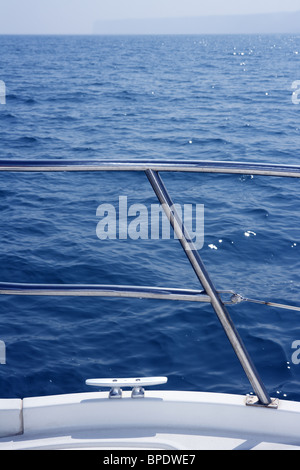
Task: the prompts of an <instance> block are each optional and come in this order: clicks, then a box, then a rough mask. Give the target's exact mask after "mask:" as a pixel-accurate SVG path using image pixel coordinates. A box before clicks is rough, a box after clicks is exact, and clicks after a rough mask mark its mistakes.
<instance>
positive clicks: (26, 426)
mask: <svg viewBox="0 0 300 470" xmlns="http://www.w3.org/2000/svg"><path fill="white" fill-rule="evenodd" d="M245 402H246V397H245V396H240V395H227V394H214V393H201V392H175V391H174V392H173V391H147V392H146V396H145V398H141V399H133V398H131V394H130V392H126V391H125V392H123V397H122V398H121V399H120V400H112V399H109V398H108V394H107V392H96V393H83V394H71V395H58V396H48V397H35V398H25V399H24V400H0V436H1V438H0V450H17V449H36V450H39V449H41V450H42V449H44V450H47V449H111V450H113V449H115V450H116V449H128V450H129V449H140V450H142V449H144V450H145V449H146V450H149V449H152V450H166V451H167V450H168V451H170V450H198V449H205V450H210V449H215V450H232V449H236V450H248V449H253V450H262V449H274V450H282V449H286V450H290V449H295V450H300V403H297V402H291V401H279V405H278V408H277V409H273V408H265V407H256V406H247V405H246V404H245Z"/></svg>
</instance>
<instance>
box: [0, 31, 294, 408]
mask: <svg viewBox="0 0 300 470" xmlns="http://www.w3.org/2000/svg"><path fill="white" fill-rule="evenodd" d="M0 80H3V81H4V82H5V85H6V104H0V158H1V159H14V158H16V159H23V160H27V159H38V160H39V159H62V158H64V159H81V160H88V159H109V160H110V159H111V160H113V159H120V160H126V159H131V160H136V161H139V160H141V159H148V160H152V159H173V160H199V159H205V160H207V159H211V160H227V161H243V162H253V161H254V162H271V163H284V164H299V161H300V105H295V104H293V102H292V91H293V90H292V84H293V82H294V81H296V80H300V36H289V35H281V36H280V35H273V36H268V35H266V36H263V35H262V36H255V35H251V36H247V35H240V36H239V35H232V36H200V35H199V36H0ZM163 180H164V182H165V184H166V186H167V188H168V190H169V192H170V194H171V196H172V198H173V200H174V202H176V203H179V204H183V203H190V204H197V203H198V204H204V208H205V210H204V213H205V223H204V245H203V248H201V250H199V253H200V255H201V257H202V258H203V260H204V263H205V265H206V268H207V270H208V271H209V273H210V275H211V278H212V280H213V282H214V284H215V285H216V287H217V288H218V289H220V290H227V289H233V290H234V291H236V292H238V293H241V294H243V295H244V296H246V297H249V298H254V299H260V300H268V301H273V302H280V303H288V304H291V305H297V306H300V298H299V287H300V275H299V273H300V269H299V268H300V263H299V247H300V236H299V227H300V216H299V189H300V181H299V180H298V179H284V178H264V177H258V176H254V177H251V176H241V175H233V176H231V175H208V174H194V175H191V174H184V175H182V174H175V175H174V174H164V175H163ZM0 196H1V197H0V213H1V218H0V221H1V222H0V259H1V277H0V279H1V281H3V282H32V283H62V284H68V283H87V284H88V283H89V284H122V285H124V284H125V285H132V284H133V285H151V286H164V287H183V288H193V289H197V288H199V284H198V281H197V279H196V277H195V275H194V272H193V270H192V268H191V266H190V265H189V262H188V260H187V259H186V257H185V255H184V253H183V251H182V249H181V247H180V244H179V242H178V240H174V239H170V240H162V239H160V240H151V239H148V240H141V239H138V240H132V239H127V240H119V239H116V240H100V239H99V238H98V237H97V234H96V227H97V224H98V222H99V217H97V215H96V211H97V208H98V206H99V205H100V204H104V203H107V204H112V205H115V206H116V205H117V204H118V198H119V196H127V198H128V204H136V203H141V204H144V205H147V207H150V205H151V204H155V203H156V202H157V201H156V198H155V195H154V193H153V191H152V189H151V187H150V185H149V182H148V180H147V178H146V176H145V175H144V174H142V173H141V174H137V173H115V172H114V173H43V174H42V173H27V174H25V173H1V174H0ZM0 310H1V314H0V340H1V341H3V342H4V343H5V347H6V363H5V364H1V365H0V396H1V397H3V398H8V397H25V396H36V395H46V394H60V393H73V392H74V393H76V392H84V391H88V390H89V389H88V388H87V387H86V385H85V379H87V378H92V377H115V376H119V377H132V376H157V375H159V376H160V375H166V376H168V378H169V381H168V384H167V385H165V386H163V387H162V388H167V389H180V390H193V391H194V390H200V391H210V392H225V393H241V394H246V393H251V392H252V390H251V386H250V384H249V382H248V379H247V378H246V376H245V374H244V372H243V370H242V368H241V366H240V364H239V363H238V360H237V359H236V357H235V354H234V352H233V350H232V348H231V346H230V344H229V342H228V340H227V337H226V335H225V333H224V332H223V330H222V328H221V326H220V324H219V321H218V319H217V317H216V315H215V313H214V311H213V310H212V308H211V307H210V306H209V305H207V304H194V303H187V302H176V301H159V300H140V299H121V300H120V299H110V298H86V297H84V298H75V297H74V298H73V297H58V298H57V297H53V298H52V297H29V296H28V297H27V296H26V297H19V296H16V297H14V296H1V297H0ZM229 312H230V315H231V317H232V319H233V321H234V322H235V324H236V327H237V329H238V331H239V333H240V335H241V337H242V339H243V341H244V343H245V345H246V347H247V349H248V351H249V353H250V356H251V357H252V360H253V362H254V364H255V365H256V367H257V369H258V371H259V373H260V376H261V378H262V380H263V381H264V383H265V385H266V388H267V390H268V391H269V393H270V394H271V395H272V396H275V397H278V398H282V399H291V400H300V364H297V361H295V360H293V353H294V352H295V350H294V349H293V343H294V342H295V341H298V340H299V341H300V314H299V312H298V313H297V312H295V311H291V310H282V309H277V308H270V307H266V306H263V305H255V304H250V303H242V304H240V305H237V306H232V307H229Z"/></svg>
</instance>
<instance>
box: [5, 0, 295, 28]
mask: <svg viewBox="0 0 300 470" xmlns="http://www.w3.org/2000/svg"><path fill="white" fill-rule="evenodd" d="M296 10H300V0H263V1H262V0H209V1H208V0H205V1H204V0H0V34H43V33H45V34H90V33H92V32H93V26H94V22H95V21H97V20H111V19H128V18H160V17H163V18H165V17H191V16H201V15H223V14H224V15H226V14H227V15H232V14H245V13H246V14H248V13H268V12H281V11H296Z"/></svg>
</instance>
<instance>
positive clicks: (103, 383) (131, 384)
mask: <svg viewBox="0 0 300 470" xmlns="http://www.w3.org/2000/svg"><path fill="white" fill-rule="evenodd" d="M167 381H168V379H167V377H143V378H129V379H128V378H127V379H88V380H86V381H85V383H86V385H89V386H91V387H98V388H100V389H101V388H110V392H109V398H112V399H119V398H122V391H123V390H122V388H124V387H128V388H132V392H131V398H144V396H145V389H144V387H153V386H155V385H161V384H165V383H167Z"/></svg>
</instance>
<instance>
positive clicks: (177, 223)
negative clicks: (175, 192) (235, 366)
mask: <svg viewBox="0 0 300 470" xmlns="http://www.w3.org/2000/svg"><path fill="white" fill-rule="evenodd" d="M145 173H146V175H147V177H148V180H149V182H150V184H151V186H152V188H153V190H154V192H155V194H156V196H157V198H158V200H159V202H160V203H161V205H162V208H163V210H164V212H165V214H166V216H167V218H168V220H169V222H170V224H171V226H172V227H173V229H174V231H175V233H176V235H177V237H178V238H179V241H180V243H181V245H182V248H183V250H184V252H185V254H186V255H187V257H188V259H189V261H190V263H191V265H192V267H193V269H194V271H195V273H196V275H197V277H198V279H199V281H200V283H201V285H202V287H203V289H204V290H205V292H206V294H207V295H208V296H209V297H210V299H211V304H212V306H213V308H214V310H215V312H216V314H217V316H218V318H219V320H220V322H221V325H222V326H223V329H224V330H225V333H226V334H227V337H228V339H229V341H230V343H231V345H232V347H233V349H234V351H235V353H236V355H237V357H238V359H239V361H240V363H241V365H242V367H243V369H244V371H245V373H246V375H247V377H248V379H249V381H250V383H251V385H252V387H253V390H254V392H255V393H256V395H257V397H258V399H259V402H260V403H261V404H262V405H265V406H268V405H270V404H271V403H272V399H271V398H270V396H269V394H268V392H267V391H266V389H265V386H264V384H263V382H262V381H261V379H260V377H259V375H258V372H257V370H256V368H255V366H254V364H253V363H252V360H251V358H250V356H249V354H248V352H247V350H246V348H245V346H244V344H243V342H242V339H241V338H240V336H239V333H238V332H237V330H236V328H235V326H234V324H233V322H232V320H231V318H230V315H229V313H228V311H227V309H226V307H225V305H224V304H223V302H222V300H221V298H220V296H219V294H218V292H217V291H216V289H215V287H214V285H213V283H212V281H211V279H210V277H209V275H208V273H207V271H206V268H205V266H204V264H203V262H202V259H201V257H200V255H199V253H198V251H197V249H196V248H195V246H194V243H193V242H192V239H191V238H190V236H189V234H188V232H187V230H186V228H185V227H184V225H183V222H182V220H181V219H180V217H179V215H178V213H177V211H176V208H175V207H174V204H173V202H172V200H171V198H170V196H169V193H168V191H167V189H166V187H165V185H164V183H163V181H162V179H161V177H160V175H159V173H158V172H156V171H153V170H150V169H149V170H146V171H145Z"/></svg>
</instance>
